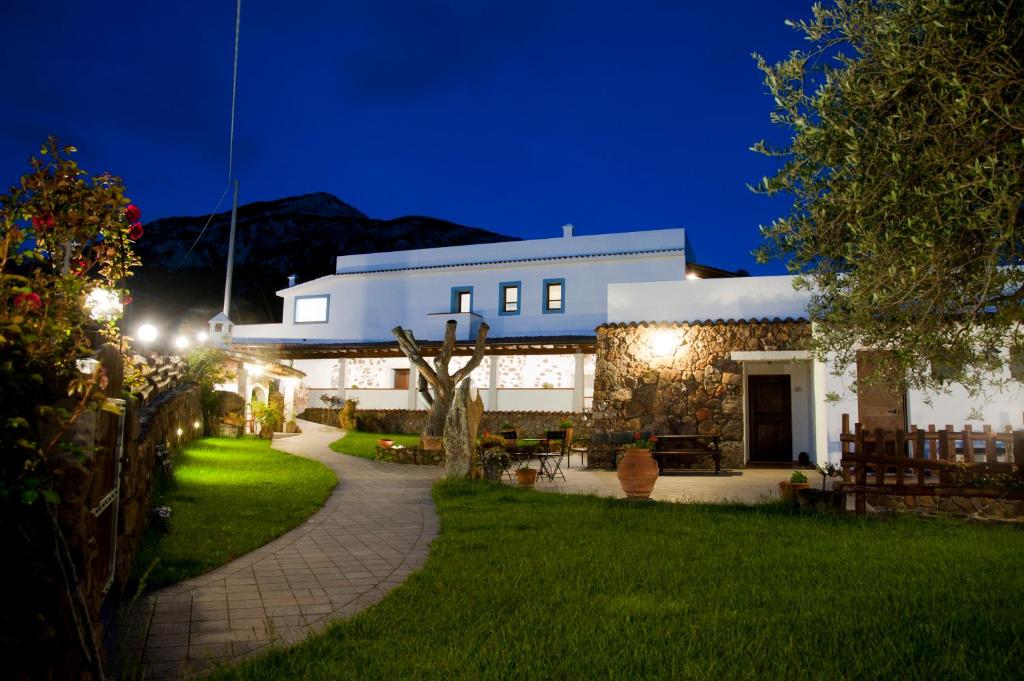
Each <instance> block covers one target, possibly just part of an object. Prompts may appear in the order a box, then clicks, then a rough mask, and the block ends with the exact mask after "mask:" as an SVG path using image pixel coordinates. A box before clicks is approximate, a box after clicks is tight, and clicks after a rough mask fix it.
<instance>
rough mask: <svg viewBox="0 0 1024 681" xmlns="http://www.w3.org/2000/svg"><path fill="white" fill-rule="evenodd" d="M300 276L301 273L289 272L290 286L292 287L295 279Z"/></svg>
mask: <svg viewBox="0 0 1024 681" xmlns="http://www.w3.org/2000/svg"><path fill="white" fill-rule="evenodd" d="M298 276H299V275H297V274H289V275H288V288H291V287H292V286H295V280H296V279H297V278H298Z"/></svg>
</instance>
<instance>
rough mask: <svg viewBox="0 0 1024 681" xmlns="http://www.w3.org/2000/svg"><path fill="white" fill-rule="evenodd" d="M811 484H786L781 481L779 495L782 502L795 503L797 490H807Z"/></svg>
mask: <svg viewBox="0 0 1024 681" xmlns="http://www.w3.org/2000/svg"><path fill="white" fill-rule="evenodd" d="M810 486H811V484H810V483H808V482H787V481H785V480H783V481H782V482H780V483H779V494H781V495H782V500H783V501H796V492H797V490H801V489H807V488H808V487H810Z"/></svg>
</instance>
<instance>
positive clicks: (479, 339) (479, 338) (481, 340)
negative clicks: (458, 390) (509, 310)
mask: <svg viewBox="0 0 1024 681" xmlns="http://www.w3.org/2000/svg"><path fill="white" fill-rule="evenodd" d="M490 328H491V327H490V326H488V325H487V322H480V328H479V329H478V330H477V332H476V345H475V346H473V356H472V357H470V358H469V361H468V362H466V366H464V367H462V368H461V369H459V370H458V371H456V372H455V375H454V376H452V382H453V383H455V384H456V385H458V383H459V382H460V381H461V380H462V379H464V378H465V377H466V376H469V374H470V373H471V372H472V371H473V369H476V368H477V367H478V366H480V362H482V361H483V359H484V349H485V347H486V345H487V332H488V331H489V330H490Z"/></svg>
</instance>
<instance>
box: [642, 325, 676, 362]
mask: <svg viewBox="0 0 1024 681" xmlns="http://www.w3.org/2000/svg"><path fill="white" fill-rule="evenodd" d="M680 341H681V338H680V336H679V332H678V331H673V330H671V329H658V330H657V331H655V332H654V333H652V334H651V337H650V338H649V339H648V341H647V346H648V348H649V349H650V351H651V355H652V356H653V357H671V356H672V355H673V354H675V351H676V348H678V347H679V343H680Z"/></svg>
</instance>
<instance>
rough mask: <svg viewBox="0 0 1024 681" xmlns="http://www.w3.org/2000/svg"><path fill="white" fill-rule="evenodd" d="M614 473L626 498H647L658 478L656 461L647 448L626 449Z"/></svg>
mask: <svg viewBox="0 0 1024 681" xmlns="http://www.w3.org/2000/svg"><path fill="white" fill-rule="evenodd" d="M615 474H616V475H617V476H618V478H619V484H620V485H622V491H623V492H625V493H626V496H627V497H628V498H630V499H647V498H649V497H650V496H651V492H653V491H654V483H655V481H656V480H657V479H658V462H657V461H655V460H654V458H652V457H651V450H649V449H627V450H626V455H625V456H623V457H622V458H621V459H620V460H619V466H618V470H616V472H615Z"/></svg>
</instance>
